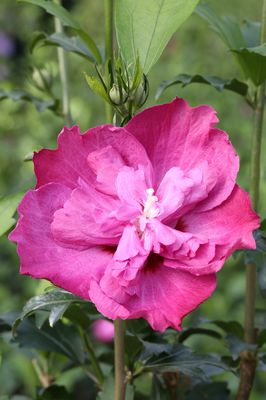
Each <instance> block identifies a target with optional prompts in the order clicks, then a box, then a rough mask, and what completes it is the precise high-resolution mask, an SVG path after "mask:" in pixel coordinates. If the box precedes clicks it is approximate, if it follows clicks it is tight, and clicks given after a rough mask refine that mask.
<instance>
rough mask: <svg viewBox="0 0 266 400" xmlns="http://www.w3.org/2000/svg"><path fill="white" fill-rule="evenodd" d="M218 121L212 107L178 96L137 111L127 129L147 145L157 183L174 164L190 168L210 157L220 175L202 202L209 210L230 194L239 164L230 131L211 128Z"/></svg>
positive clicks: (214, 171)
mask: <svg viewBox="0 0 266 400" xmlns="http://www.w3.org/2000/svg"><path fill="white" fill-rule="evenodd" d="M217 122H218V119H217V118H216V115H215V111H214V110H213V109H212V108H211V107H209V106H199V107H195V108H191V107H190V106H189V105H188V104H187V103H186V102H185V101H184V100H182V99H179V98H176V99H175V100H174V101H172V102H171V103H168V104H163V105H159V106H155V107H151V108H148V109H146V110H144V111H143V112H141V113H139V114H137V115H136V116H135V117H134V118H132V120H131V121H130V122H129V123H128V124H127V125H126V126H125V129H126V130H127V131H129V132H130V133H132V134H133V135H135V137H136V138H137V139H138V140H139V141H140V142H141V143H142V144H143V146H144V147H145V149H146V151H147V154H148V156H149V158H150V160H151V162H152V165H153V168H154V174H155V182H156V183H157V185H159V183H160V181H161V180H162V179H163V177H164V175H165V174H166V172H167V171H168V170H169V169H170V168H172V167H180V168H181V169H182V170H183V171H184V172H187V171H189V170H191V169H192V168H194V167H197V166H198V165H199V164H201V163H202V162H206V161H207V162H208V163H209V165H210V172H211V173H213V174H214V177H215V179H216V185H215V186H214V188H213V190H212V192H211V193H210V198H209V199H208V200H204V203H203V204H202V207H203V208H204V209H205V210H207V209H211V208H213V207H215V206H217V205H218V204H221V202H222V201H223V200H225V199H226V198H227V197H228V196H229V195H230V193H231V191H232V190H233V188H234V184H235V179H236V175H237V172H238V167H239V162H238V157H237V155H236V153H235V150H234V148H233V146H232V145H231V143H230V141H229V140H228V136H227V134H226V133H225V132H223V131H220V130H218V129H211V128H212V126H213V125H215V124H216V123H217Z"/></svg>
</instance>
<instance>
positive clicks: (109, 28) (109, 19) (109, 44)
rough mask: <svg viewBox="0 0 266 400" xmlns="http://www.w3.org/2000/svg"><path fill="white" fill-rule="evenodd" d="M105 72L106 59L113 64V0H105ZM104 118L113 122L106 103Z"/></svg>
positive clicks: (111, 112) (109, 106) (110, 111)
mask: <svg viewBox="0 0 266 400" xmlns="http://www.w3.org/2000/svg"><path fill="white" fill-rule="evenodd" d="M104 6H105V74H106V77H107V76H108V64H107V63H108V61H109V60H111V65H113V51H114V49H113V47H114V0H105V2H104ZM105 107H106V120H107V122H108V123H110V124H111V123H112V122H113V109H112V106H111V105H110V104H108V103H106V106H105Z"/></svg>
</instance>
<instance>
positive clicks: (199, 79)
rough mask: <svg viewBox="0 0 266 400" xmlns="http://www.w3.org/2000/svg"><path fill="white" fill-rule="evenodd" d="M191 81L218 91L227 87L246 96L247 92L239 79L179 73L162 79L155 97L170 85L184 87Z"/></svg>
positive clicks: (246, 88) (246, 87) (245, 86)
mask: <svg viewBox="0 0 266 400" xmlns="http://www.w3.org/2000/svg"><path fill="white" fill-rule="evenodd" d="M191 83H203V84H206V85H210V86H212V87H213V88H214V89H216V90H218V91H219V92H221V91H223V90H225V89H227V90H231V91H232V92H235V93H237V94H240V95H241V96H246V95H247V92H248V86H247V85H246V84H245V83H244V82H241V81H239V80H238V79H235V78H234V79H223V78H220V77H218V76H207V75H206V76H203V75H198V74H197V75H187V74H180V75H177V76H175V77H174V78H173V79H169V80H166V81H163V82H162V83H161V85H160V86H159V88H158V90H157V92H156V99H158V98H159V97H160V96H161V95H162V93H163V92H164V91H165V90H166V89H168V88H169V87H171V86H174V85H182V87H185V86H187V85H190V84H191Z"/></svg>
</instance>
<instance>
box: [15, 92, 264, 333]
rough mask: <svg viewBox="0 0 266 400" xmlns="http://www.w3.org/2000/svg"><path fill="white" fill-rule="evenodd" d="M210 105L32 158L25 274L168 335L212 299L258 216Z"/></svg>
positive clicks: (165, 112)
mask: <svg viewBox="0 0 266 400" xmlns="http://www.w3.org/2000/svg"><path fill="white" fill-rule="evenodd" d="M217 122H218V120H217V118H216V116H215V112H214V111H213V109H212V108H210V107H208V106H200V107H196V108H191V107H189V105H188V104H187V103H186V102H185V101H183V100H181V99H176V100H174V101H173V102H172V103H169V104H165V105H160V106H156V107H152V108H150V109H147V110H145V111H144V112H142V113H140V114H138V115H136V116H135V117H134V118H133V119H132V120H131V121H130V122H129V123H128V124H127V125H126V127H124V128H117V127H113V126H111V125H103V126H99V127H96V128H93V129H90V130H89V131H87V132H86V133H85V134H83V135H80V132H79V128H78V127H73V128H72V129H67V128H65V129H64V130H63V131H62V133H61V134H60V136H59V139H58V149H57V150H41V151H40V152H39V153H36V154H35V156H34V165H35V173H36V176H37V186H36V190H32V191H29V192H28V193H27V194H26V195H25V197H24V199H23V200H22V202H21V204H20V206H19V212H20V215H21V217H20V220H19V222H18V225H17V228H16V229H15V230H14V231H13V233H11V236H10V238H11V240H14V241H16V242H17V243H18V252H19V255H20V259H21V273H23V274H30V275H32V276H33V277H35V278H46V279H49V280H51V281H52V282H53V283H54V284H56V285H58V286H61V287H63V288H64V289H66V290H69V291H71V292H73V293H75V294H77V295H79V296H82V297H84V298H86V299H90V300H92V301H93V302H94V303H95V305H96V307H97V308H98V310H99V311H100V312H102V313H103V314H104V315H105V316H107V317H109V318H111V319H116V318H123V319H127V318H140V317H143V318H145V319H147V320H148V322H149V323H150V325H151V326H152V327H153V328H154V329H156V330H160V331H163V330H165V329H166V328H167V327H168V326H172V327H174V328H176V329H180V323H181V320H182V318H183V317H184V316H185V315H186V314H187V313H189V312H190V311H192V310H193V309H194V308H195V307H196V306H197V305H198V304H200V303H201V302H202V301H204V300H205V299H206V298H208V297H209V296H210V295H211V293H212V291H213V290H214V288H215V273H216V272H217V271H218V270H219V269H220V268H221V267H222V265H223V263H224V261H225V259H226V258H227V257H228V256H230V255H231V254H232V252H233V251H234V250H236V249H240V248H254V247H255V242H254V239H253V236H252V231H253V230H254V229H255V228H257V227H258V217H257V215H256V214H255V213H254V212H253V211H252V209H251V205H250V201H249V198H248V195H247V194H246V193H245V192H244V191H243V190H242V189H240V188H239V187H238V186H237V185H236V184H235V180H236V176H237V172H238V157H237V155H236V153H235V151H234V149H233V147H232V145H231V143H230V141H229V140H228V137H227V135H226V133H224V132H223V131H220V130H218V129H214V128H213V126H214V125H215V124H216V123H217Z"/></svg>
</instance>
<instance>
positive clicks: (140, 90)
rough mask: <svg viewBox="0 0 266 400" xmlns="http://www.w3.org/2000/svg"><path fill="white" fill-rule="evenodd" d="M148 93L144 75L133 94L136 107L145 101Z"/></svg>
mask: <svg viewBox="0 0 266 400" xmlns="http://www.w3.org/2000/svg"><path fill="white" fill-rule="evenodd" d="M148 94H149V86H148V80H147V78H146V77H145V76H144V78H143V80H142V82H141V84H140V85H139V86H138V87H137V89H136V90H135V92H134V94H133V96H132V97H133V102H134V104H135V106H136V107H137V108H140V107H142V106H143V104H144V103H145V102H146V100H147V97H148Z"/></svg>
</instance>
